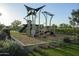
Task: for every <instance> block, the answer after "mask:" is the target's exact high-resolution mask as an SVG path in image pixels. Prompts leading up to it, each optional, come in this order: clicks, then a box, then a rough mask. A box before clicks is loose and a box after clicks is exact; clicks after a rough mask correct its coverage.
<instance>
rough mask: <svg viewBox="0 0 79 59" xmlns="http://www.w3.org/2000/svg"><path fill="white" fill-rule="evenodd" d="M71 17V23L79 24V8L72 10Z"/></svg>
mask: <svg viewBox="0 0 79 59" xmlns="http://www.w3.org/2000/svg"><path fill="white" fill-rule="evenodd" d="M69 19H70V24H71V25H73V26H79V9H77V10H72V12H71V17H69Z"/></svg>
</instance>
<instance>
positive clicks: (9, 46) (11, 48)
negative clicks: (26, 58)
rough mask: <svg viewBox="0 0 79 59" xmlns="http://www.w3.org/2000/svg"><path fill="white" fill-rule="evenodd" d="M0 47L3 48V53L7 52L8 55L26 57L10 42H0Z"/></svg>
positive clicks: (17, 46) (23, 52) (22, 51)
mask: <svg viewBox="0 0 79 59" xmlns="http://www.w3.org/2000/svg"><path fill="white" fill-rule="evenodd" d="M0 47H1V48H3V50H4V52H8V53H9V54H10V55H17V56H18V55H26V53H25V51H24V49H23V48H22V47H21V46H19V45H18V44H17V43H16V42H14V41H11V40H5V41H0Z"/></svg>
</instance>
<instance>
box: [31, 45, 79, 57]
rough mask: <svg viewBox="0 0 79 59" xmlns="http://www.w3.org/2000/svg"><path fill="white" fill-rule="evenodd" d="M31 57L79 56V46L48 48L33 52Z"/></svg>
mask: <svg viewBox="0 0 79 59" xmlns="http://www.w3.org/2000/svg"><path fill="white" fill-rule="evenodd" d="M31 55H36V56H40V55H41V56H45V55H47V56H79V45H70V46H64V47H63V48H47V49H41V50H40V51H33V52H32V54H31Z"/></svg>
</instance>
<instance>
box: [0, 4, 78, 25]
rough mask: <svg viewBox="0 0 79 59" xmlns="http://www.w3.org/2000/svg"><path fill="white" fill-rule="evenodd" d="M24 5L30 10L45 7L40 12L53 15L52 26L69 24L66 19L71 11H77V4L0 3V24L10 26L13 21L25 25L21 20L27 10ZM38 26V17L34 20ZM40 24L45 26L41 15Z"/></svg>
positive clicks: (23, 20) (24, 21)
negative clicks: (30, 8)
mask: <svg viewBox="0 0 79 59" xmlns="http://www.w3.org/2000/svg"><path fill="white" fill-rule="evenodd" d="M24 4H25V5H27V6H30V7H32V8H38V7H40V6H42V5H46V6H45V7H44V8H43V9H42V11H48V12H50V13H52V14H54V17H53V19H52V24H57V25H59V24H61V23H67V24H69V19H68V17H69V16H70V13H71V12H72V9H74V10H76V9H79V4H78V3H4V4H3V3H0V13H1V14H2V15H0V23H1V24H5V25H7V26H8V25H11V23H12V22H13V21H14V20H19V21H21V22H22V24H25V23H26V20H25V19H23V18H24V17H25V16H26V15H27V10H26V8H25V7H24ZM49 20H50V16H48V25H49ZM36 23H37V24H38V17H37V19H36ZM41 24H45V17H44V15H43V14H42V13H41Z"/></svg>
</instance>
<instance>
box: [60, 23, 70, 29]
mask: <svg viewBox="0 0 79 59" xmlns="http://www.w3.org/2000/svg"><path fill="white" fill-rule="evenodd" d="M59 27H60V28H70V27H71V26H70V25H68V24H65V23H62V24H60V25H59Z"/></svg>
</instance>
